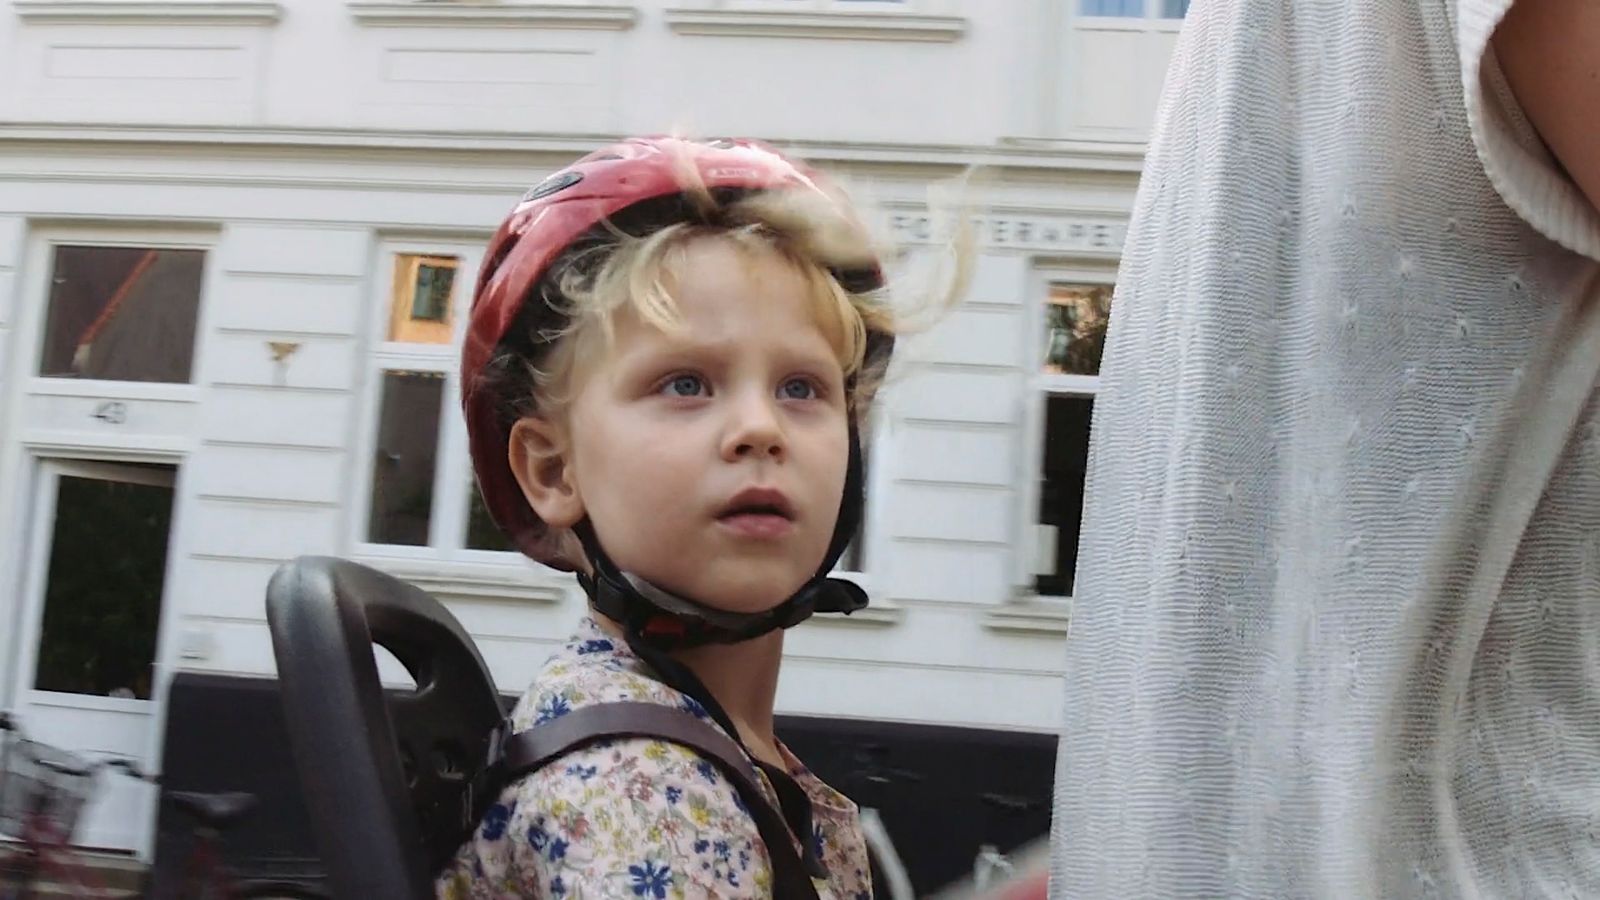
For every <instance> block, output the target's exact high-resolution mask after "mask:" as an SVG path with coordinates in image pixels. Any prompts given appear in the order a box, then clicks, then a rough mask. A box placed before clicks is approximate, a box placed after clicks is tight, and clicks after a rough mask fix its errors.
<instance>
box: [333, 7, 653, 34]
mask: <svg viewBox="0 0 1600 900" xmlns="http://www.w3.org/2000/svg"><path fill="white" fill-rule="evenodd" d="M347 5H348V6H349V8H350V14H351V15H352V16H354V17H355V20H356V22H357V23H358V24H361V25H371V26H380V27H395V26H416V27H425V26H434V25H445V26H449V25H456V26H461V25H470V26H511V27H521V28H575V29H592V30H598V31H624V30H626V29H629V28H632V27H633V26H634V23H635V22H637V21H638V20H639V10H638V9H637V8H635V7H633V6H587V5H577V4H570V3H516V2H505V3H396V2H382V0H353V2H351V3H349V4H347Z"/></svg>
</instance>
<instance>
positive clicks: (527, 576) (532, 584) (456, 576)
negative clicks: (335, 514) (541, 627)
mask: <svg viewBox="0 0 1600 900" xmlns="http://www.w3.org/2000/svg"><path fill="white" fill-rule="evenodd" d="M356 561H357V562H360V563H362V564H364V565H369V566H372V567H373V568H375V569H379V570H381V571H384V572H387V573H389V574H390V575H393V576H394V577H396V578H399V579H401V580H403V581H407V582H409V583H411V584H414V585H416V586H417V587H419V588H421V589H422V590H424V591H427V592H428V593H430V594H432V595H433V596H435V597H437V598H439V599H440V600H444V601H465V600H476V601H491V602H503V603H547V604H559V603H561V602H562V601H564V600H565V599H566V595H567V588H568V586H569V585H573V584H576V582H575V581H574V580H573V579H572V577H571V576H562V575H559V574H555V573H552V574H551V575H548V576H546V575H544V574H542V573H539V572H535V571H534V570H533V569H532V568H531V567H529V566H524V565H521V564H512V565H493V564H486V565H473V564H463V563H443V562H435V563H429V562H427V561H425V560H408V559H394V558H388V557H374V556H359V557H356Z"/></svg>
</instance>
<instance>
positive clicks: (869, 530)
mask: <svg viewBox="0 0 1600 900" xmlns="http://www.w3.org/2000/svg"><path fill="white" fill-rule="evenodd" d="M888 395H889V391H888V390H887V389H880V390H879V392H878V396H877V398H876V399H875V400H874V401H873V404H872V411H871V412H870V413H869V414H868V418H867V421H866V422H865V423H864V424H863V426H862V428H861V442H862V445H863V447H864V449H865V451H866V454H867V468H866V471H865V472H864V473H862V474H863V477H864V479H865V481H866V484H865V485H863V487H864V492H865V494H866V501H865V506H864V507H863V508H862V510H861V532H860V533H861V558H862V560H863V561H864V562H865V565H863V566H862V567H861V568H860V569H846V568H844V560H843V559H840V560H839V565H838V566H835V567H834V570H833V573H832V574H833V576H834V577H836V578H842V579H845V580H846V581H853V582H855V583H856V584H858V585H860V586H861V589H862V590H864V591H866V592H867V593H868V594H869V595H870V594H871V593H872V578H871V573H872V571H873V570H874V569H878V570H879V571H881V570H882V566H883V557H882V556H881V555H880V554H882V553H885V552H887V551H888V549H889V547H888V540H887V537H886V536H885V535H884V534H882V531H883V524H884V522H885V521H886V519H885V517H884V515H883V510H884V509H885V508H886V504H887V503H888V502H889V490H890V487H891V485H892V484H893V483H894V479H893V478H892V477H890V476H891V472H890V463H889V460H890V459H892V458H893V435H892V432H891V431H890V428H889V425H890V422H891V420H892V419H893V418H894V417H893V416H891V415H889V411H888V402H889V396H888ZM873 602H877V600H876V598H874V601H873Z"/></svg>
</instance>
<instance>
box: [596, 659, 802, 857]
mask: <svg viewBox="0 0 1600 900" xmlns="http://www.w3.org/2000/svg"><path fill="white" fill-rule="evenodd" d="M627 638H628V646H629V647H630V648H631V649H632V650H633V652H634V654H635V655H636V656H638V657H639V658H640V659H641V660H643V661H644V662H645V664H646V665H648V666H649V667H650V668H651V669H653V670H654V671H655V674H656V677H657V679H659V680H660V681H661V682H662V683H663V684H665V685H667V686H668V687H670V688H673V689H674V690H677V691H678V692H679V693H681V694H684V695H686V696H689V697H692V698H694V699H695V700H696V701H697V702H698V703H699V704H700V705H701V706H702V707H704V708H705V711H706V714H707V715H709V716H711V720H712V721H714V722H716V723H717V724H718V725H720V726H722V733H723V734H724V735H727V736H728V737H729V738H731V739H732V740H733V743H734V744H736V745H737V746H738V748H739V750H740V751H741V752H742V753H743V755H744V756H745V757H746V758H753V757H752V755H751V753H750V751H749V748H747V747H746V746H745V745H744V741H743V740H741V739H740V738H739V729H738V728H736V727H734V724H733V717H732V716H729V715H728V711H727V710H725V709H723V708H722V704H721V703H718V702H717V698H716V695H715V694H713V693H711V689H710V688H708V687H706V685H705V682H703V681H701V680H700V676H698V675H696V674H695V673H694V670H693V669H690V668H689V667H688V666H686V665H684V664H683V663H682V662H680V661H679V660H677V659H674V658H673V657H672V654H670V653H668V652H667V651H665V650H663V649H661V648H660V647H655V646H652V645H651V644H650V642H649V641H647V640H645V639H644V638H643V637H641V636H640V635H638V634H636V633H634V632H631V631H630V632H628V635H627ZM755 764H756V766H757V768H759V769H760V770H761V771H762V772H764V773H766V776H767V781H768V782H770V783H771V784H772V788H773V790H774V791H776V792H777V794H778V810H779V811H780V812H782V813H783V818H784V821H785V822H787V823H788V824H789V833H790V834H793V835H797V836H799V837H800V838H801V845H800V861H801V863H802V864H804V865H805V868H806V873H807V874H809V875H810V876H811V877H812V878H821V879H827V877H828V869H827V867H826V866H824V865H823V864H822V859H821V857H820V856H819V855H818V852H817V849H816V847H815V846H813V845H812V842H811V841H809V840H806V838H807V837H808V836H809V835H810V834H811V821H812V820H811V798H810V797H808V796H806V792H805V789H804V788H802V787H800V785H799V784H797V783H796V782H795V780H794V778H793V777H792V776H790V775H789V773H788V772H786V771H784V770H783V769H781V768H779V767H778V766H774V765H770V764H768V763H764V762H761V761H760V760H755Z"/></svg>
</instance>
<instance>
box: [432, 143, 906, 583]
mask: <svg viewBox="0 0 1600 900" xmlns="http://www.w3.org/2000/svg"><path fill="white" fill-rule="evenodd" d="M687 167H692V171H693V172H695V173H697V174H698V178H699V179H700V181H701V183H702V184H703V185H704V187H705V188H706V189H707V190H709V191H712V192H724V191H772V190H805V191H818V192H824V193H827V192H829V186H828V185H827V183H826V182H825V181H824V180H823V179H822V178H821V176H820V175H818V174H817V173H815V172H813V171H811V170H810V169H808V168H806V167H804V166H802V165H800V164H798V163H796V162H794V161H792V160H790V159H788V158H787V157H785V156H783V155H782V154H781V153H779V152H778V151H776V150H774V149H772V148H771V147H768V146H766V145H764V144H762V143H759V142H756V141H749V140H722V141H712V142H709V143H705V142H697V141H690V140H685V139H681V138H674V137H650V138H632V139H628V140H624V141H622V142H620V143H617V144H613V145H611V146H608V147H603V148H601V149H599V150H596V151H595V152H593V153H590V154H589V155H587V156H585V157H583V158H582V159H580V160H578V161H577V162H576V163H574V164H572V165H571V166H568V167H567V168H565V169H562V170H561V171H559V172H557V173H555V174H554V175H551V176H550V177H549V178H546V179H545V180H544V181H542V182H540V183H539V184H538V185H537V186H535V187H534V188H533V189H532V190H530V191H528V193H527V194H526V195H524V196H523V198H522V199H521V200H520V201H519V202H518V203H517V205H516V207H515V208H514V209H512V211H511V213H510V215H508V216H507V217H506V219H505V221H504V222H503V223H502V224H501V225H500V228H499V230H498V231H496V232H495V235H494V238H493V240H492V241H491V242H490V245H489V249H488V253H487V255H486V256H485V257H484V263H483V268H482V270H481V272H480V273H479V275H478V281H477V286H476V291H475V293H474V296H473V303H472V313H471V321H470V323H469V326H468V329H467V336H466V343H465V346H464V347H463V349H462V353H461V385H462V407H463V411H464V412H465V415H466V420H467V432H468V435H469V440H470V444H471V452H472V463H473V468H474V470H475V471H476V473H477V479H478V487H479V490H480V491H481V493H482V495H483V501H484V505H485V507H486V508H487V510H488V512H489V515H490V516H491V517H492V518H493V519H494V521H495V524H496V525H498V526H499V527H500V529H501V530H502V531H503V532H504V533H505V534H506V535H507V537H509V538H510V539H511V541H512V543H513V544H514V545H515V546H516V547H517V549H519V550H521V551H522V552H523V553H524V554H526V555H527V556H529V557H531V558H533V559H535V560H538V561H540V562H543V563H545V564H547V565H551V566H554V567H556V568H562V569H571V568H573V564H572V561H570V560H567V559H565V558H564V557H562V556H561V554H560V547H559V545H558V544H557V542H556V541H555V540H554V539H553V538H554V536H553V535H552V534H551V533H550V529H548V528H547V527H546V526H545V523H544V522H543V521H541V520H540V519H539V517H538V515H537V514H536V513H535V512H534V511H533V509H532V508H531V507H530V506H529V505H528V503H527V500H526V499H525V498H524V496H523V494H522V490H521V488H520V487H519V486H518V484H517V481H516V478H515V476H514V475H513V474H512V472H511V468H510V463H509V461H508V459H507V446H508V442H509V440H510V427H509V423H507V422H506V421H505V417H504V415H503V414H502V412H501V410H502V409H503V404H504V399H505V398H502V397H500V396H497V394H496V391H495V389H494V387H493V384H492V383H491V381H490V380H488V379H485V378H484V377H483V376H484V372H485V368H486V366H488V365H489V363H490V361H491V360H493V359H494V357H495V355H496V352H497V350H498V349H499V348H500V347H501V344H502V342H503V341H505V340H506V338H507V336H508V333H509V332H510V329H511V328H512V327H513V325H514V323H516V322H517V321H518V320H519V318H521V317H523V309H524V305H525V304H526V303H528V302H540V301H539V300H537V299H536V298H535V297H534V294H535V293H536V289H537V287H538V285H539V283H540V281H541V279H543V278H544V277H545V275H546V273H547V272H548V270H549V269H550V267H551V265H552V264H553V263H554V262H555V261H556V260H557V259H558V258H559V257H560V255H561V254H562V252H563V251H564V250H566V249H567V248H568V247H570V246H571V245H572V244H573V243H574V242H575V241H577V240H579V239H580V238H582V237H584V236H585V235H586V234H589V233H591V232H592V231H593V230H594V229H595V228H596V227H597V226H599V225H601V224H602V223H604V222H607V221H609V220H613V219H614V218H615V217H617V216H618V215H619V214H622V213H624V211H626V210H628V209H629V208H630V207H633V206H636V205H638V204H641V203H644V202H646V201H652V200H658V199H662V198H669V197H673V196H681V195H683V194H684V193H685V185H684V180H685V174H686V168H687ZM697 187H698V186H697ZM835 275H836V276H837V277H839V278H840V280H841V282H843V283H845V284H846V285H847V287H848V288H849V289H851V290H854V291H861V290H870V289H873V288H876V287H880V286H881V285H882V284H883V275H882V271H881V269H880V268H879V267H878V266H877V265H876V264H873V265H872V266H870V267H868V268H866V269H861V270H852V271H850V272H836V273H835ZM535 316H536V317H537V316H546V317H548V318H547V319H545V320H541V321H537V322H536V323H535V325H536V327H537V328H539V329H543V328H545V327H548V326H559V325H560V324H562V322H563V320H562V314H561V313H560V312H559V311H557V310H554V309H551V308H549V307H548V306H543V305H542V307H541V308H540V309H537V310H535ZM892 347H893V336H892V335H889V334H886V333H883V332H877V331H870V330H869V333H868V336H867V355H868V358H870V359H882V360H886V359H887V356H888V354H889V353H890V352H891V351H892ZM850 469H851V473H850V475H851V476H853V477H847V486H846V492H845V493H846V496H845V498H844V500H843V502H842V503H841V508H840V517H839V525H838V528H837V529H836V532H835V539H834V541H833V545H832V546H831V547H830V550H829V554H828V559H827V560H826V565H825V567H824V571H823V572H821V573H819V577H821V576H822V575H825V574H826V570H827V569H831V567H832V566H833V564H834V563H835V562H837V560H838V558H839V556H840V554H842V553H843V551H844V549H845V546H846V545H847V544H848V542H849V540H850V538H851V536H852V535H853V534H854V531H855V527H856V524H857V523H858V522H859V521H860V514H861V505H862V500H861V497H860V495H861V489H862V483H861V482H862V479H861V472H860V447H859V436H858V434H857V433H856V429H855V428H854V426H853V425H852V428H851V467H850Z"/></svg>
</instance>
